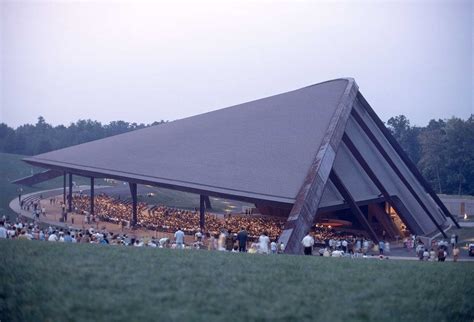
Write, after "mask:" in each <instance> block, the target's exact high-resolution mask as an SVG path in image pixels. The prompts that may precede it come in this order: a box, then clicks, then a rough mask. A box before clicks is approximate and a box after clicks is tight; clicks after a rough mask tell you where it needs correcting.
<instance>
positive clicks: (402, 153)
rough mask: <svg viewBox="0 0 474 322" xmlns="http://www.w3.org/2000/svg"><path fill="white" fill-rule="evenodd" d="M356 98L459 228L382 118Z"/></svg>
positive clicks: (363, 100) (361, 98) (363, 101)
mask: <svg viewBox="0 0 474 322" xmlns="http://www.w3.org/2000/svg"><path fill="white" fill-rule="evenodd" d="M357 98H358V100H359V102H360V103H361V104H362V105H363V106H364V108H365V110H366V111H367V113H368V114H369V115H370V116H371V117H372V119H373V121H374V122H375V124H376V125H377V127H378V128H379V129H380V131H381V132H382V133H383V135H384V136H385V138H386V139H387V141H388V142H389V143H390V145H391V146H392V147H393V148H394V149H395V151H396V152H397V153H398V155H399V156H400V158H402V160H403V162H405V164H406V165H407V167H408V168H409V169H410V171H411V173H413V175H414V176H415V177H416V178H417V179H418V181H419V182H420V183H421V185H422V186H423V187H424V188H425V190H426V192H428V194H429V195H430V196H431V198H433V200H434V201H435V202H436V204H437V205H438V207H439V208H440V209H441V210H442V212H443V213H444V215H445V216H447V217H449V218H451V220H452V221H453V222H454V224H455V225H456V227H457V228H461V226H460V225H459V223H458V221H457V220H456V219H455V218H454V216H453V214H451V212H450V211H449V210H448V208H446V205H445V204H444V203H443V202H442V201H441V199H439V197H438V195H437V194H436V193H435V192H434V190H433V188H431V185H430V184H429V183H428V182H427V181H426V180H425V178H424V177H423V176H422V174H421V173H420V171H419V170H418V168H417V167H416V165H415V164H414V163H413V161H411V160H410V158H409V157H408V156H407V155H406V153H405V152H404V151H403V149H402V147H401V146H400V144H398V142H397V140H395V138H394V137H393V136H392V135H391V134H390V132H389V131H388V130H387V128H386V127H385V125H384V124H383V122H382V120H380V118H379V117H378V116H377V114H376V113H375V111H374V110H373V109H372V107H370V105H369V103H367V101H366V100H365V98H364V97H363V96H362V95H360V94H358V95H357Z"/></svg>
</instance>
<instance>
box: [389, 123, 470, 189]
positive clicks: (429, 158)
mask: <svg viewBox="0 0 474 322" xmlns="http://www.w3.org/2000/svg"><path fill="white" fill-rule="evenodd" d="M386 125H387V127H388V129H389V130H390V132H391V133H392V135H393V136H394V137H395V138H396V139H397V141H398V142H399V143H400V145H401V146H402V148H403V150H405V152H406V153H407V154H408V156H409V157H410V159H411V160H412V161H413V162H414V163H415V164H416V165H417V167H418V169H419V170H420V172H421V173H422V175H423V177H424V178H425V179H426V180H427V181H428V182H429V183H430V184H431V186H432V187H433V189H434V190H435V191H436V192H437V193H444V194H457V195H461V194H467V195H474V115H471V116H470V117H469V118H468V119H467V120H462V119H460V118H456V117H452V118H450V119H447V120H441V119H439V120H431V121H430V122H429V123H428V125H427V126H425V127H420V126H411V125H410V121H409V120H408V119H407V118H406V117H405V116H404V115H399V116H396V117H392V118H390V119H389V120H388V122H387V124H386Z"/></svg>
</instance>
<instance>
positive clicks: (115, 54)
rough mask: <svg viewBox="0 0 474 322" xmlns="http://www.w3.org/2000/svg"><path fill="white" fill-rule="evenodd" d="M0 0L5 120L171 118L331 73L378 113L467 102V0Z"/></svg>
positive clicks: (440, 111)
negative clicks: (348, 81)
mask: <svg viewBox="0 0 474 322" xmlns="http://www.w3.org/2000/svg"><path fill="white" fill-rule="evenodd" d="M0 2H1V5H0V28H1V30H0V35H1V38H0V46H1V47H0V55H1V57H0V77H1V78H0V96H1V97H0V104H1V105H0V122H5V123H7V124H8V125H10V126H14V127H16V126H18V125H20V124H24V123H27V122H28V123H35V122H36V119H37V117H38V116H39V115H42V116H44V117H45V118H46V121H48V122H50V123H53V124H55V125H57V124H66V125H67V124H69V123H70V122H73V121H77V120H78V119H93V120H99V121H102V122H107V123H108V122H109V121H112V120H125V121H129V122H143V123H151V122H153V121H155V120H161V119H164V120H175V119H180V118H183V117H187V116H192V115H196V114H200V113H203V112H207V111H211V110H216V109H220V108H224V107H227V106H231V105H235V104H238V103H243V102H246V101H250V100H254V99H258V98H262V97H266V96H270V95H274V94H278V93H282V92H286V91H290V90H293V89H297V88H300V87H304V86H308V85H311V84H314V83H318V82H322V81H325V80H329V79H334V78H339V77H354V78H355V80H356V82H357V83H358V85H359V88H360V91H361V92H362V93H363V94H364V96H365V97H366V99H367V100H368V101H369V103H370V104H371V106H372V107H373V108H374V109H375V111H376V112H377V113H378V114H379V116H380V117H381V119H382V120H383V121H386V120H387V119H388V118H389V117H391V116H395V115H399V114H405V115H406V116H407V117H408V118H409V119H410V121H411V122H412V124H414V125H426V124H427V122H428V121H429V120H430V119H432V118H436V119H437V118H449V117H451V116H458V117H462V118H467V117H468V116H469V115H470V114H471V113H474V101H473V92H474V82H473V74H474V68H473V53H474V49H473V48H474V47H473V35H474V22H473V21H474V19H473V18H474V17H473V16H474V6H473V2H472V1H455V0H447V1H418V0H417V1H396V2H395V1H337V2H336V1H331V2H329V1H328V2H320V1H295V0H291V1H268V0H266V1H262V0H252V1H250V0H249V1H247V0H245V1H225V0H212V1H211V0H199V1H196V0H192V1H191V0H190V1H185V0H170V1H147V0H133V1H132V0H130V1H120V2H118V1H40V0H36V1H32V0H26V1H8V0H0Z"/></svg>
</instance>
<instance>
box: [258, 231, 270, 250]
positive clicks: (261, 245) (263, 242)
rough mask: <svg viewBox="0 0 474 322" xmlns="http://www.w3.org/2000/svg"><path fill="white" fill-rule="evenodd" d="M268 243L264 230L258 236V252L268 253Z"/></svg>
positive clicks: (268, 239)
mask: <svg viewBox="0 0 474 322" xmlns="http://www.w3.org/2000/svg"><path fill="white" fill-rule="evenodd" d="M269 243H270V238H268V235H267V232H264V233H263V234H261V235H260V237H259V238H258V252H259V253H260V254H268V253H269V250H268V244H269Z"/></svg>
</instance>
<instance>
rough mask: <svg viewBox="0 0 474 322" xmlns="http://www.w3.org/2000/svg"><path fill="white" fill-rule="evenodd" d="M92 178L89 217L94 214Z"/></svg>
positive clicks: (92, 179)
mask: <svg viewBox="0 0 474 322" xmlns="http://www.w3.org/2000/svg"><path fill="white" fill-rule="evenodd" d="M94 197H95V195H94V178H93V177H92V178H91V206H90V211H91V215H93V214H94Z"/></svg>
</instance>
